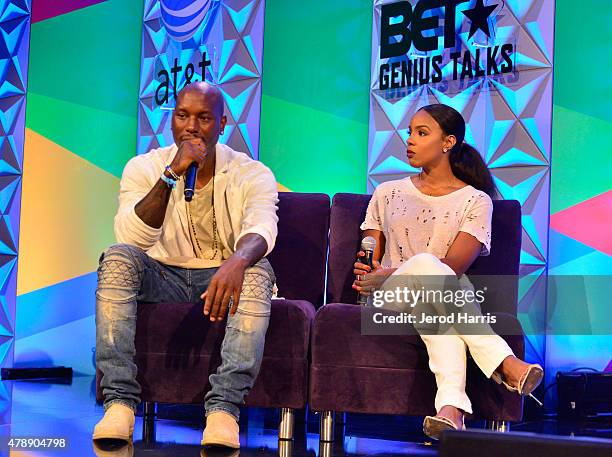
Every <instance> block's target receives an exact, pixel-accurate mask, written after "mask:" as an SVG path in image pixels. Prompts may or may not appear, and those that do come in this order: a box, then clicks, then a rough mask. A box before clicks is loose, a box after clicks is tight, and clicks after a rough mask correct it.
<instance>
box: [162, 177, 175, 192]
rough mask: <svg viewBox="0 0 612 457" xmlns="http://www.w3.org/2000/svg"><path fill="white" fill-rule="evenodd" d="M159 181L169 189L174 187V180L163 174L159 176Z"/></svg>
mask: <svg viewBox="0 0 612 457" xmlns="http://www.w3.org/2000/svg"><path fill="white" fill-rule="evenodd" d="M161 180H162V181H163V182H165V183H166V184H167V185H168V187H169V188H170V189H174V188H175V187H176V180H174V179H172V178H168V177H167V176H166V175H165V174H163V173H162V174H161Z"/></svg>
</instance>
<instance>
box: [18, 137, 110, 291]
mask: <svg viewBox="0 0 612 457" xmlns="http://www.w3.org/2000/svg"><path fill="white" fill-rule="evenodd" d="M23 168H24V170H23V191H22V198H21V224H20V234H19V263H18V273H17V295H21V294H25V293H28V292H31V291H33V290H37V289H40V288H43V287H48V286H51V285H53V284H56V283H59V282H62V281H66V280H68V279H71V278H75V277H77V276H81V275H83V274H86V273H89V272H91V271H94V270H95V269H96V268H97V264H98V258H99V257H100V254H101V252H102V251H103V250H104V249H105V248H106V247H108V246H109V245H111V244H112V243H114V242H115V236H114V234H113V218H114V216H115V212H116V210H117V194H118V192H119V179H118V178H117V177H115V176H113V175H112V174H110V173H108V172H106V171H104V170H102V169H100V168H98V167H96V166H95V165H93V164H92V163H91V162H88V161H86V160H84V159H82V158H81V157H79V156H77V155H76V154H73V153H72V152H70V151H69V150H67V149H65V148H63V147H61V146H59V145H58V144H56V143H53V142H52V141H50V140H48V139H47V138H45V137H43V136H41V135H39V134H38V133H36V132H34V131H33V130H31V129H26V136H25V147H24V166H23Z"/></svg>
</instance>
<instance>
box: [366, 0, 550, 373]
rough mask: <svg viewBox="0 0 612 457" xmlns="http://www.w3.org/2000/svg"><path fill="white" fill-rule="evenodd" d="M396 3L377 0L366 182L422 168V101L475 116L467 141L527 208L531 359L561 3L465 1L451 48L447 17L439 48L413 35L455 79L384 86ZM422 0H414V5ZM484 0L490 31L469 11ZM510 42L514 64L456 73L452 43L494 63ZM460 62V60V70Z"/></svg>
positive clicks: (541, 302) (525, 302)
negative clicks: (387, 24) (385, 49)
mask: <svg viewBox="0 0 612 457" xmlns="http://www.w3.org/2000/svg"><path fill="white" fill-rule="evenodd" d="M390 3H397V1H396V0H375V1H374V2H373V8H374V19H373V29H372V30H373V38H372V40H373V43H372V70H371V93H370V95H371V98H370V135H369V148H368V151H369V155H368V189H369V191H372V190H373V189H374V188H375V187H376V186H377V185H378V184H379V183H381V182H385V181H388V180H390V179H397V178H398V177H404V176H406V175H410V174H414V173H416V172H417V171H418V170H416V169H414V168H412V167H411V166H410V165H409V164H408V163H407V160H406V156H405V152H406V141H407V138H408V124H409V122H410V118H411V117H412V115H413V114H414V113H415V112H416V110H418V108H420V107H421V106H424V105H427V104H431V103H444V104H447V105H450V106H452V107H454V108H455V109H457V110H458V111H459V112H460V113H462V114H463V117H464V118H465V120H466V123H467V131H466V137H465V141H466V142H467V143H469V144H472V145H473V146H475V147H476V149H477V150H478V151H480V153H481V155H482V156H483V158H484V160H485V162H486V163H487V165H488V167H489V169H490V170H491V173H492V174H493V177H494V180H495V183H496V185H497V187H498V189H499V191H500V192H501V194H502V197H503V198H505V199H515V200H518V201H519V202H520V204H521V207H522V214H523V218H522V222H523V232H522V251H521V269H520V272H521V280H520V291H519V319H520V321H521V323H522V325H523V328H524V329H525V331H526V333H527V334H528V335H529V337H528V339H527V340H528V341H527V343H528V344H527V349H526V351H527V358H528V359H530V360H533V361H537V362H540V363H543V361H544V346H545V342H544V341H545V338H544V319H545V312H546V302H545V295H544V294H543V291H544V290H545V285H546V278H547V275H546V263H547V258H548V219H549V196H550V173H549V169H550V157H551V130H552V81H553V78H552V72H553V43H554V11H555V2H554V0H506V1H505V2H503V1H501V0H485V1H484V2H483V1H482V0H478V1H476V0H471V1H469V2H466V3H462V4H460V5H459V6H457V9H456V24H455V37H456V46H455V48H452V49H444V48H443V45H444V42H445V40H444V39H443V38H442V36H443V35H444V31H443V29H444V28H443V25H442V24H444V21H442V19H440V21H439V25H438V27H437V28H433V29H432V30H427V31H426V32H424V33H423V35H424V36H425V35H426V36H433V35H437V36H439V37H440V39H439V47H438V49H437V50H434V51H431V52H421V51H418V50H416V49H415V46H414V44H413V45H412V47H411V48H410V50H409V51H408V53H407V56H408V58H409V59H411V60H414V61H418V59H426V58H431V57H432V56H433V55H444V64H443V65H442V66H441V73H442V76H443V78H444V79H445V80H446V81H447V84H445V83H438V84H433V83H429V84H423V85H413V86H412V87H406V88H402V89H396V90H393V89H391V90H389V89H386V90H381V88H380V87H379V82H380V81H379V78H380V71H379V70H380V66H381V64H384V63H390V62H391V61H392V60H393V58H391V59H381V58H380V52H379V51H380V48H379V46H380V42H379V40H380V23H381V6H382V5H385V4H390ZM417 3H418V2H417V1H416V0H411V1H410V4H411V5H412V6H416V4H417ZM479 5H481V6H484V7H495V9H494V10H493V12H492V14H490V15H489V17H488V20H487V25H488V29H489V32H490V36H487V35H486V34H485V33H484V32H483V30H482V29H478V30H476V33H475V34H473V35H472V34H471V33H470V32H471V31H472V21H471V20H470V18H469V14H470V11H467V10H470V9H474V8H476V7H478V6H479ZM466 11H467V14H465V13H464V12H466ZM433 15H437V16H438V17H439V18H443V17H444V9H443V8H435V9H433V10H432V11H431V12H428V13H426V14H425V15H424V17H425V16H433ZM394 20H396V19H393V18H392V19H391V21H394ZM471 35H472V36H471ZM391 39H392V40H393V39H394V38H391ZM506 43H508V44H511V45H512V46H513V53H512V54H511V60H512V64H513V67H514V68H513V71H512V72H509V73H506V74H498V75H490V76H487V75H485V76H481V77H466V78H465V79H461V78H457V80H453V72H454V68H453V64H454V62H453V60H452V59H450V58H449V55H450V51H459V52H461V53H462V55H463V53H464V52H465V51H466V50H469V51H470V52H471V54H472V56H474V55H476V51H477V50H479V52H481V54H480V55H481V62H486V58H485V59H483V58H482V55H483V54H484V55H485V57H486V52H487V48H489V47H494V46H495V45H503V44H506ZM499 60H500V55H499V54H498V61H499ZM460 62H463V61H460ZM485 65H486V63H485ZM462 70H463V65H462V64H461V63H460V64H459V65H458V72H461V71H462Z"/></svg>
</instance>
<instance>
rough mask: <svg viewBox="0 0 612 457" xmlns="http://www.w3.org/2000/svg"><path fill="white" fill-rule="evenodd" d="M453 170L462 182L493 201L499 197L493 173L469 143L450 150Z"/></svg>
mask: <svg viewBox="0 0 612 457" xmlns="http://www.w3.org/2000/svg"><path fill="white" fill-rule="evenodd" d="M449 161H450V166H451V170H453V174H454V175H455V176H456V177H457V178H459V179H460V180H461V181H463V182H465V183H467V184H469V185H470V186H472V187H474V188H476V189H478V190H481V191H483V192H485V193H486V194H488V195H489V197H491V198H492V199H495V198H497V197H498V192H497V188H496V187H495V183H494V182H493V177H492V176H491V172H490V171H489V169H488V168H487V165H486V164H485V162H484V160H482V157H481V156H480V154H479V153H478V151H477V150H476V149H475V148H474V147H472V146H470V145H469V144H467V143H463V142H462V143H461V144H460V145H456V146H455V147H454V148H453V149H451V150H450V156H449Z"/></svg>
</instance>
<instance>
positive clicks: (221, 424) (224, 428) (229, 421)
mask: <svg viewBox="0 0 612 457" xmlns="http://www.w3.org/2000/svg"><path fill="white" fill-rule="evenodd" d="M202 446H225V447H229V448H232V449H239V448H240V438H239V428H238V422H236V419H235V418H234V416H232V415H231V414H229V413H226V412H224V411H215V412H212V413H210V414H209V415H208V417H206V428H205V429H204V434H203V435H202Z"/></svg>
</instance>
